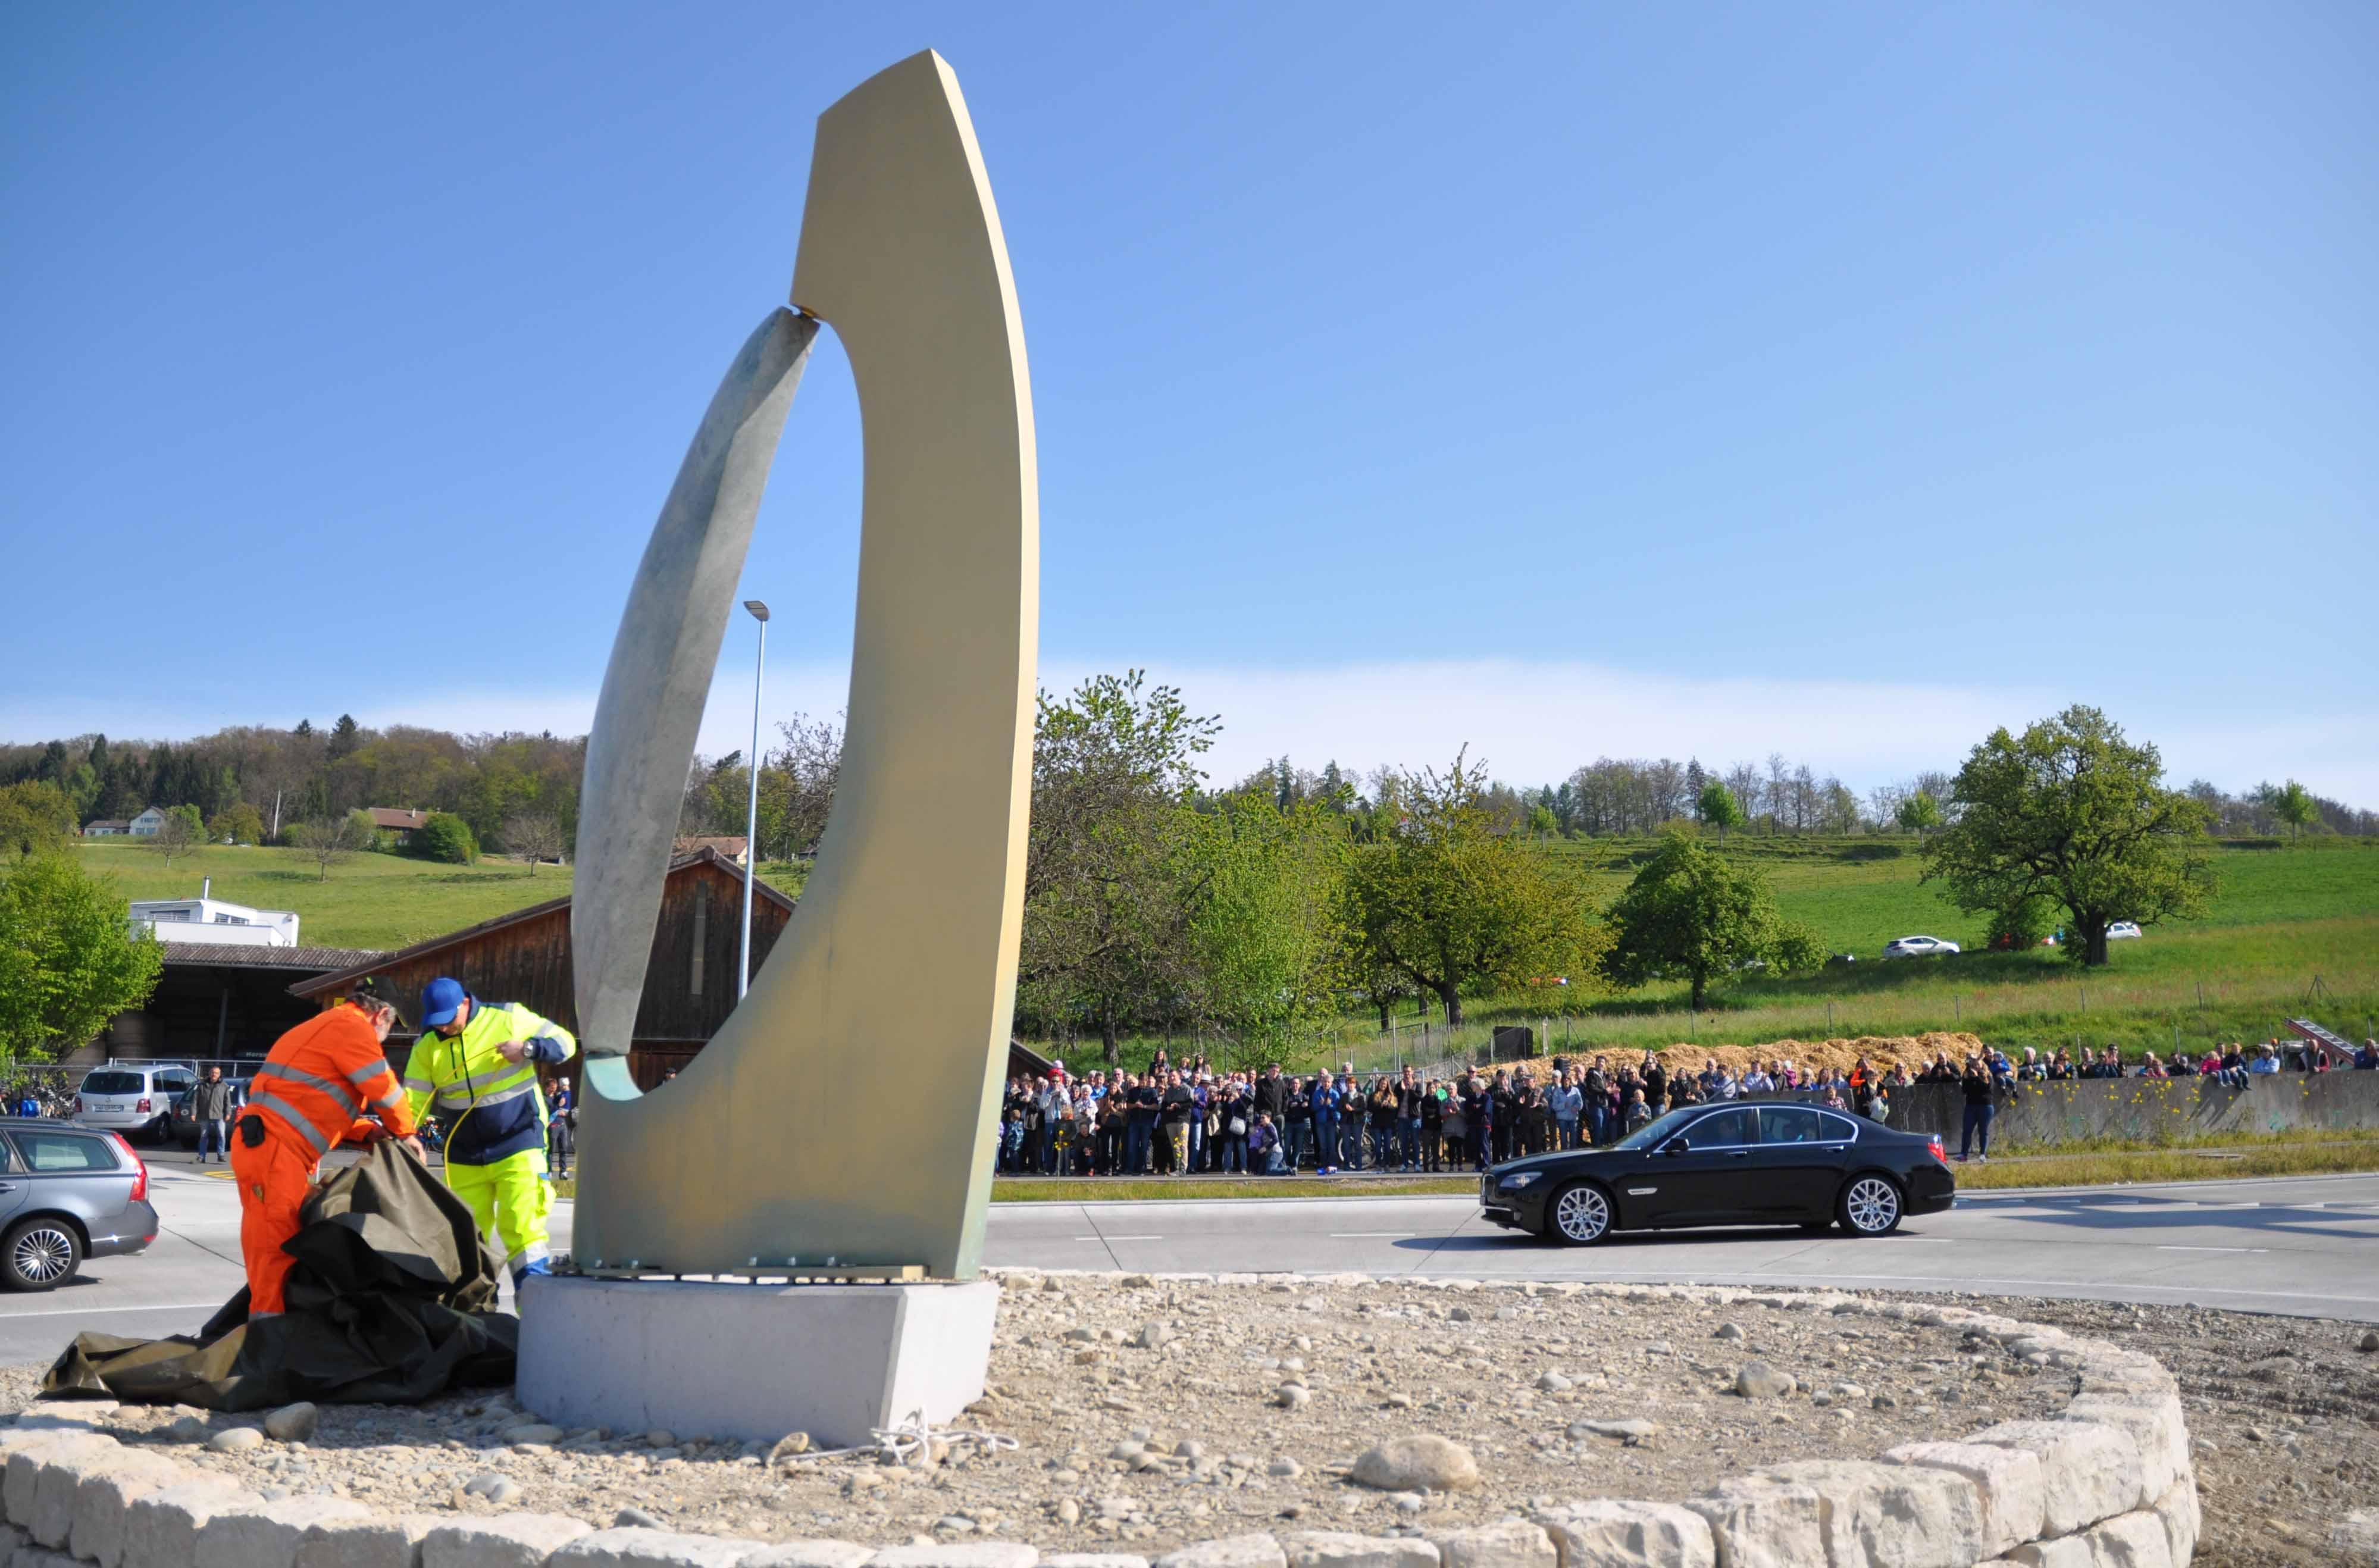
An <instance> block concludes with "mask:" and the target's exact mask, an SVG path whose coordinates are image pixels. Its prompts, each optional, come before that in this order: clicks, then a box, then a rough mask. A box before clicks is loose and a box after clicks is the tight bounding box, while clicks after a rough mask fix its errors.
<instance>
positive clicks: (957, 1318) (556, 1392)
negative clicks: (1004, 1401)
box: [519, 1274, 999, 1448]
mask: <svg viewBox="0 0 2379 1568" xmlns="http://www.w3.org/2000/svg"><path fill="white" fill-rule="evenodd" d="M525 1284H526V1286H527V1288H526V1290H525V1294H524V1296H523V1297H522V1300H521V1341H520V1373H519V1396H520V1401H521V1404H522V1405H524V1406H525V1407H526V1408H528V1409H531V1410H534V1411H536V1412H537V1414H538V1415H539V1416H541V1417H544V1418H545V1419H546V1420H548V1421H550V1422H552V1423H553V1424H555V1425H556V1426H561V1427H609V1428H610V1429H612V1430H613V1431H615V1432H634V1431H650V1430H653V1429H656V1428H660V1429H667V1430H670V1431H672V1432H676V1433H679V1434H681V1435H682V1436H686V1437H702V1438H709V1439H719V1438H733V1439H735V1440H737V1441H743V1442H773V1441H776V1440H777V1439H779V1438H781V1437H783V1436H784V1435H785V1434H786V1433H788V1432H797V1431H798V1432H807V1433H809V1434H810V1437H811V1439H812V1440H813V1441H815V1443H816V1444H817V1446H819V1447H821V1448H848V1447H852V1446H855V1445H857V1444H861V1443H864V1442H867V1441H870V1433H871V1432H872V1431H873V1430H874V1429H876V1428H878V1427H889V1426H893V1425H896V1424H898V1423H900V1422H902V1421H905V1420H907V1419H909V1418H910V1417H912V1416H914V1415H916V1414H918V1413H920V1412H922V1413H923V1414H924V1418H925V1419H926V1420H927V1421H929V1422H932V1423H934V1424H936V1425H946V1424H948V1422H949V1421H950V1420H951V1419H952V1418H953V1417H956V1416H957V1415H958V1414H959V1412H960V1411H961V1410H963V1409H965V1408H966V1407H967V1406H968V1405H972V1404H973V1403H974V1402H975V1401H976V1400H978V1399H980V1398H982V1397H983V1382H984V1372H985V1370H986V1369H988V1368H989V1366H990V1364H991V1332H992V1321H993V1319H994V1317H995V1316H996V1313H997V1311H998V1308H999V1286H998V1285H995V1284H993V1283H992V1282H990V1281H988V1280H978V1281H974V1282H972V1283H970V1284H965V1285H956V1284H945V1285H724V1284H710V1283H706V1282H698V1281H674V1280H598V1279H585V1278H576V1277H572V1276H568V1275H538V1274H531V1275H530V1276H529V1277H528V1279H527V1281H526V1282H525Z"/></svg>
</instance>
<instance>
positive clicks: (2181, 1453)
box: [2064, 1393, 2192, 1502]
mask: <svg viewBox="0 0 2379 1568" xmlns="http://www.w3.org/2000/svg"><path fill="white" fill-rule="evenodd" d="M2064 1418H2065V1419H2066V1420H2069V1421H2098V1422H2103V1423H2104V1424H2105V1425H2107V1426H2109V1427H2119V1428H2120V1429H2122V1430H2124V1431H2126V1432H2128V1433H2130V1434H2131V1441H2132V1442H2133V1443H2135V1444H2137V1445H2138V1447H2139V1451H2140V1493H2141V1495H2142V1497H2144V1498H2145V1499H2147V1500H2149V1501H2151V1502H2153V1501H2154V1500H2155V1499H2156V1498H2159V1497H2162V1496H2163V1495H2164V1494H2165V1489H2166V1488H2168V1487H2169V1486H2171V1485H2172V1483H2173V1482H2175V1481H2177V1480H2180V1479H2181V1478H2183V1477H2185V1476H2188V1475H2190V1474H2191V1473H2192V1471H2191V1466H2190V1462H2189V1426H2188V1423H2187V1421H2186V1420H2185V1418H2184V1417H2182V1415H2181V1412H2180V1395H2179V1394H2171V1393H2168V1394H2165V1395H2163V1396H2162V1397H2155V1396H2150V1395H2144V1394H2104V1393H2085V1394H2083V1395H2082V1396H2081V1397H2080V1398H2078V1399H2076V1400H2074V1401H2073V1402H2072V1403H2071V1404H2070V1405H2067V1406H2066V1407H2065V1411H2064Z"/></svg>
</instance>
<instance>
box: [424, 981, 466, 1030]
mask: <svg viewBox="0 0 2379 1568" xmlns="http://www.w3.org/2000/svg"><path fill="white" fill-rule="evenodd" d="M468 995H470V993H468V992H466V991H465V990H464V989H463V983H462V982H461V981H459V980H449V979H448V978H447V977H446V976H444V975H442V974H441V975H440V976H439V977H438V978H437V979H435V980H433V981H431V982H430V983H429V984H427V985H425V986H423V987H422V988H421V1027H422V1028H424V1029H436V1028H437V1027H438V1026H439V1025H441V1024H447V1023H453V1021H454V1015H455V1013H456V1012H458V1011H460V1010H461V1008H462V1006H463V1002H464V998H465V997H466V996H468Z"/></svg>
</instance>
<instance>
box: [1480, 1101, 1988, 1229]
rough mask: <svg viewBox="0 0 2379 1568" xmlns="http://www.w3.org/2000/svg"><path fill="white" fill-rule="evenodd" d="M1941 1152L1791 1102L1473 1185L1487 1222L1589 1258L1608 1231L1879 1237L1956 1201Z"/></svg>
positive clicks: (1640, 1131) (1686, 1112) (1677, 1124)
mask: <svg viewBox="0 0 2379 1568" xmlns="http://www.w3.org/2000/svg"><path fill="white" fill-rule="evenodd" d="M1957 1188H1958V1178H1957V1177H1956V1176H1952V1175H1951V1174H1950V1165H1949V1162H1948V1161H1947V1160H1946V1159H1945V1158H1944V1157H1943V1154H1942V1149H1941V1140H1939V1139H1938V1138H1934V1137H1930V1136H1927V1135H1925V1134H1921V1133H1914V1132H1897V1131H1894V1130H1892V1129H1891V1128H1887V1127H1885V1126H1884V1125H1883V1124H1882V1123H1880V1122H1871V1121H1868V1120H1866V1118H1865V1117H1862V1116H1850V1115H1847V1114H1845V1113H1843V1112H1839V1111H1829V1110H1826V1109H1825V1108H1823V1107H1822V1106H1817V1105H1805V1104H1796V1103H1793V1102H1790V1101H1761V1102H1759V1103H1757V1104H1748V1105H1746V1104H1717V1105H1687V1106H1685V1108H1683V1109H1682V1110H1675V1111H1671V1112H1670V1113H1669V1114H1668V1115H1667V1116H1660V1117H1658V1118H1656V1119H1654V1120H1652V1121H1649V1122H1647V1123H1646V1124H1645V1125H1644V1126H1642V1127H1640V1128H1636V1130H1635V1131H1634V1132H1631V1133H1629V1134H1628V1135H1627V1136H1626V1137H1624V1138H1623V1139H1621V1140H1619V1141H1618V1142H1616V1143H1612V1144H1609V1145H1606V1146H1604V1147H1602V1148H1600V1149H1572V1150H1568V1151H1565V1152H1562V1153H1558V1154H1537V1155H1533V1156H1531V1157H1529V1158H1528V1159H1525V1160H1514V1161H1512V1162H1510V1163H1509V1164H1502V1165H1497V1166H1496V1167H1495V1168H1494V1169H1492V1170H1491V1171H1489V1172H1488V1173H1487V1174H1486V1175H1485V1176H1481V1177H1480V1178H1479V1207H1480V1208H1481V1209H1482V1210H1483V1211H1484V1212H1485V1216H1486V1218H1487V1219H1488V1220H1489V1221H1490V1222H1491V1223H1493V1224H1499V1225H1503V1226H1505V1227H1507V1228H1509V1229H1513V1230H1525V1231H1533V1232H1535V1233H1536V1234H1537V1235H1539V1236H1542V1237H1544V1238H1545V1239H1546V1240H1548V1241H1557V1242H1562V1243H1565V1244H1567V1245H1569V1246H1573V1247H1585V1246H1589V1245H1591V1244H1593V1243H1595V1242H1598V1241H1600V1240H1601V1239H1602V1238H1603V1237H1604V1236H1608V1235H1610V1234H1611V1233H1612V1231H1614V1230H1673V1229H1685V1228H1688V1227H1692V1226H1697V1225H1799V1226H1801V1227H1802V1228H1803V1229H1805V1230H1812V1231H1817V1230H1824V1229H1825V1228H1826V1227H1827V1226H1828V1225H1830V1224H1839V1225H1841V1226H1842V1229H1844V1230H1845V1231H1848V1232H1849V1233H1850V1234H1851V1235H1853V1236H1886V1235H1889V1234H1890V1232H1892V1231H1893V1230H1896V1229H1898V1228H1899V1225H1900V1222H1901V1220H1902V1218H1903V1217H1904V1216H1906V1215H1909V1214H1930V1213H1935V1212H1938V1211H1940V1210H1943V1209H1947V1208H1948V1207H1950V1204H1951V1203H1952V1202H1953V1201H1954V1200H1955V1199H1956V1196H1957Z"/></svg>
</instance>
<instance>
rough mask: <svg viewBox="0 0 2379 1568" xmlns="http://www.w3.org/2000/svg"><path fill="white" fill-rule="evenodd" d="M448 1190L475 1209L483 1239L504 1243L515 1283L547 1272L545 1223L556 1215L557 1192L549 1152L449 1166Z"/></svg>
mask: <svg viewBox="0 0 2379 1568" xmlns="http://www.w3.org/2000/svg"><path fill="white" fill-rule="evenodd" d="M446 1185H447V1186H448V1187H449V1188H453V1192H454V1196H455V1197H457V1198H460V1199H461V1200H463V1201H464V1202H465V1203H467V1204H469V1205H470V1206H471V1218H472V1219H473V1220H474V1221H476V1222H477V1224H478V1227H479V1239H480V1240H482V1241H484V1242H486V1243H487V1244H488V1245H489V1247H495V1246H497V1245H498V1244H499V1243H501V1246H502V1248H503V1252H504V1262H505V1266H506V1267H508V1268H510V1269H511V1270H512V1275H513V1284H514V1285H518V1284H519V1283H520V1278H521V1275H523V1274H525V1273H526V1272H529V1271H530V1270H532V1269H534V1270H536V1271H537V1272H538V1273H544V1272H547V1266H546V1258H547V1256H548V1248H547V1246H546V1231H545V1218H546V1216H547V1215H548V1214H549V1213H551V1212H553V1188H550V1187H548V1186H547V1185H546V1184H545V1151H544V1150H542V1149H524V1150H522V1151H521V1152H519V1153H517V1154H507V1155H505V1156H504V1157H503V1158H502V1159H501V1160H498V1161H497V1162H496V1163H495V1164H492V1165H458V1164H454V1163H453V1161H451V1160H450V1161H448V1162H447V1164H446Z"/></svg>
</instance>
